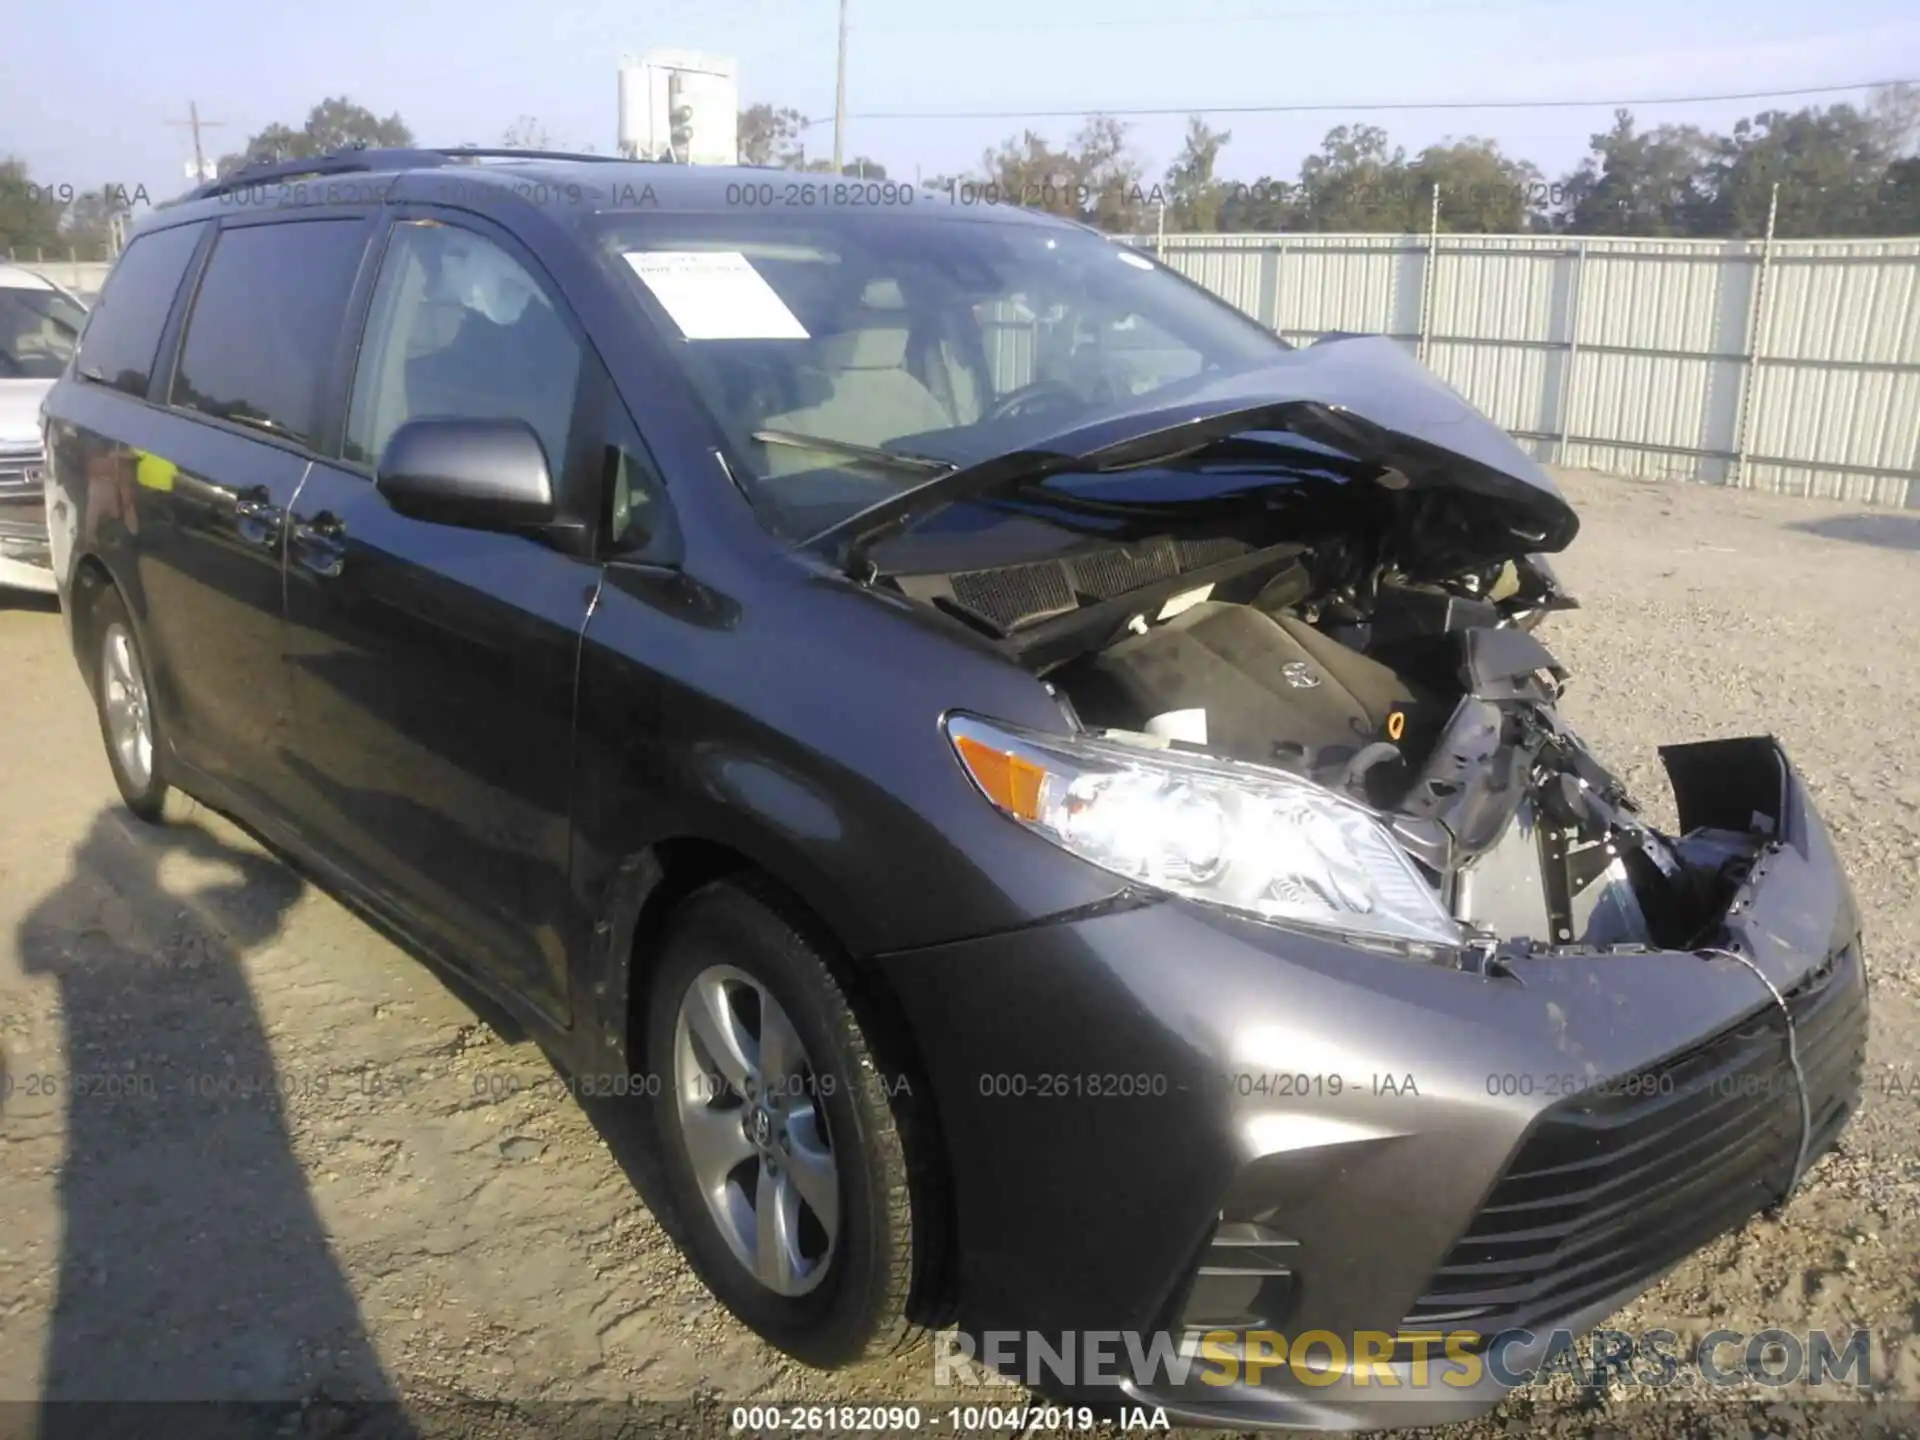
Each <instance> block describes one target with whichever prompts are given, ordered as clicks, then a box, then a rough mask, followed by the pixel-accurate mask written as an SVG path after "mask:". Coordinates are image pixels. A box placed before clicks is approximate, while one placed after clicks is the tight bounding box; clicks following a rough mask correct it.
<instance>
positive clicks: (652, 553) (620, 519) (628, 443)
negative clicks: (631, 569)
mask: <svg viewBox="0 0 1920 1440" xmlns="http://www.w3.org/2000/svg"><path fill="white" fill-rule="evenodd" d="M614 433H615V435H616V437H617V438H616V439H615V440H614V441H613V442H612V443H609V444H608V446H607V447H606V475H605V483H606V487H607V488H606V495H607V515H606V534H607V543H606V549H607V551H608V552H609V553H610V554H613V555H618V556H622V557H624V558H626V559H629V560H649V561H654V562H657V563H660V564H673V563H675V562H677V561H678V560H679V558H680V531H679V529H678V528H677V526H676V524H675V521H674V514H673V507H672V506H671V505H670V504H668V503H667V493H666V487H665V486H664V485H663V484H661V481H660V475H659V472H658V471H656V470H655V469H654V468H653V462H652V461H650V460H649V459H647V456H646V449H645V447H644V446H642V445H641V444H640V441H639V437H637V436H636V435H634V434H633V432H632V431H631V429H630V428H629V427H628V426H626V425H625V424H622V425H620V426H618V427H617V428H616V430H615V432H614Z"/></svg>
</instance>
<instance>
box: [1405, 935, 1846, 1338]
mask: <svg viewBox="0 0 1920 1440" xmlns="http://www.w3.org/2000/svg"><path fill="white" fill-rule="evenodd" d="M1785 998H1786V1001H1787V1005H1788V1008H1789V1009H1790V1010H1791V1011H1792V1012H1793V1016H1794V1025H1795V1033H1796V1043H1797V1045H1798V1048H1799V1054H1800V1065H1801V1070H1802V1071H1803V1073H1804V1074H1805V1075H1806V1079H1807V1092H1808V1097H1809V1100H1810V1101H1811V1117H1812V1142H1811V1145H1810V1147H1809V1155H1808V1159H1809V1161H1811V1160H1812V1158H1813V1157H1814V1156H1815V1155H1818V1154H1819V1153H1821V1152H1822V1151H1824V1150H1825V1149H1826V1148H1827V1147H1828V1146H1829V1145H1831V1144H1832V1143H1833V1141H1834V1139H1835V1137H1836V1136H1838V1134H1839V1133H1840V1130H1841V1128H1842V1126H1844V1125H1845V1124H1846V1120H1847V1117H1848V1116H1849V1115H1850V1114H1851V1113H1852V1111H1853V1108H1854V1106H1855V1105H1856V1104H1857V1103H1858V1101H1859V1096H1860V1083H1861V1073H1862V1067H1863V1066H1864V1064H1865V1060H1866V1018H1867V1017H1866V985H1865V975H1864V972H1863V970H1862V968H1861V964H1860V953H1859V945H1858V942H1857V941H1856V942H1855V943H1854V944H1852V945H1849V946H1847V947H1846V948H1845V949H1844V950H1842V951H1840V952H1838V953H1837V954H1836V955H1835V956H1834V957H1833V958H1832V959H1831V960H1830V961H1829V962H1828V963H1827V964H1826V965H1825V966H1823V967H1822V968H1821V970H1820V971H1819V972H1817V973H1816V974H1814V975H1811V976H1809V977H1807V978H1806V979H1805V980H1803V981H1802V982H1801V983H1800V984H1799V985H1798V986H1796V987H1795V988H1794V989H1793V990H1792V991H1790V992H1789V993H1788V994H1787V996H1786V997H1785ZM1652 1073H1653V1075H1654V1076H1655V1077H1657V1078H1656V1080H1655V1082H1654V1083H1653V1084H1651V1085H1647V1084H1642V1085H1641V1086H1640V1087H1639V1088H1640V1089H1641V1090H1644V1091H1651V1092H1653V1093H1650V1094H1638V1093H1636V1094H1627V1093H1623V1092H1625V1091H1626V1090H1628V1089H1631V1088H1633V1087H1631V1086H1627V1085H1616V1086H1613V1087H1608V1088H1603V1089H1597V1090H1595V1091H1593V1092H1590V1093H1588V1094H1586V1095H1581V1096H1576V1097H1574V1098H1571V1099H1568V1100H1563V1101H1561V1102H1560V1103H1559V1104H1557V1105H1555V1106H1554V1107H1553V1108H1552V1109H1550V1110H1548V1111H1547V1112H1546V1113H1545V1114H1544V1115H1542V1116H1541V1117H1540V1119H1539V1120H1538V1121H1536V1122H1535V1124H1534V1126H1533V1128H1532V1130H1530V1131H1529V1132H1528V1135H1527V1138H1526V1139H1525V1140H1524V1141H1523V1142H1522V1144H1521V1146H1520V1149H1519V1151H1518V1153H1516V1154H1515V1156H1514V1157H1513V1159H1512V1161H1511V1162H1510V1163H1509V1164H1508V1166H1507V1169H1506V1171H1505V1172H1504V1173H1503V1174H1502V1176H1501V1177H1500V1179H1499V1181H1498V1182H1497V1183H1496V1184H1495V1185H1494V1187H1493V1190H1492V1192H1491V1193H1490V1194H1489V1195H1488V1197H1487V1199H1486V1202H1485V1203H1484V1204H1483V1205H1482V1206H1481V1208H1480V1211H1479V1213H1478V1214H1477V1215H1476V1216H1475V1217H1474V1220H1473V1223H1472V1224H1471V1225H1470V1226H1469V1227H1468V1230H1467V1233H1466V1234H1465V1235H1463V1236H1462V1237H1461V1238H1460V1239H1459V1240H1458V1241H1457V1242H1455V1244H1454V1246H1453V1248H1452V1250H1450V1251H1449V1252H1448V1254H1447V1257H1446V1259H1445V1261H1444V1262H1442V1264H1441V1266H1440V1269H1439V1270H1438V1271H1437V1272H1436V1273H1435V1274H1434V1276H1433V1278H1432V1279H1431V1280H1430V1281H1429V1282H1428V1287H1427V1293H1426V1294H1425V1295H1423V1296H1422V1297H1421V1298H1420V1300H1419V1302H1418V1303H1417V1304H1416V1305H1415V1306H1414V1308H1413V1311H1412V1313H1410V1314H1409V1315H1408V1316H1407V1318H1406V1320H1405V1321H1404V1322H1403V1328H1404V1329H1407V1330H1436V1329H1454V1328H1469V1329H1473V1330H1476V1331H1478V1332H1479V1333H1480V1334H1481V1335H1482V1336H1485V1337H1489V1338H1490V1337H1491V1336H1493V1335H1495V1334H1497V1333H1499V1332H1500V1331H1501V1330H1505V1329H1512V1328H1517V1327H1526V1328H1538V1327H1540V1326H1542V1325H1544V1324H1548V1323H1551V1322H1554V1321H1556V1320H1559V1319H1562V1318H1564V1317H1566V1316H1569V1315H1571V1314H1573V1313H1575V1312H1577V1311H1579V1310H1581V1309H1583V1308H1585V1307H1586V1306H1589V1305H1593V1304H1596V1303H1599V1302H1601V1301H1604V1300H1607V1299H1609V1298H1611V1297H1613V1296H1616V1295H1619V1294H1621V1293H1622V1292H1624V1291H1626V1290H1628V1289H1629V1288H1631V1287H1634V1286H1636V1285H1639V1284H1643V1283H1645V1282H1648V1281H1650V1280H1652V1279H1653V1278H1654V1277H1655V1276H1657V1275H1658V1274H1660V1272H1662V1271H1664V1270H1666V1269H1667V1268H1668V1267H1669V1266H1671V1265H1673V1264H1675V1263H1677V1262H1678V1261H1680V1260H1682V1259H1684V1258H1685V1257H1686V1256H1688V1255H1690V1254H1691V1253H1693V1252H1694V1251H1695V1250H1697V1249H1699V1248H1700V1247H1701V1246H1702V1245H1704V1244H1706V1243H1707V1242H1708V1241H1710V1240H1713V1239H1714V1238H1716V1237H1717V1236H1720V1235H1722V1234H1725V1233H1726V1232H1728V1231H1729V1230H1733V1229H1735V1228H1737V1227H1738V1226H1740V1225H1741V1224H1743V1223H1744V1222H1745V1221H1747V1220H1748V1219H1749V1218H1751V1217H1752V1216H1753V1215H1755V1214H1756V1213H1758V1212H1759V1211H1761V1210H1763V1209H1765V1208H1766V1207H1767V1206H1768V1205H1770V1204H1772V1203H1773V1202H1775V1201H1776V1200H1778V1199H1779V1198H1780V1197H1781V1194H1782V1191H1783V1190H1784V1188H1785V1186H1786V1184H1787V1182H1788V1180H1789V1178H1790V1177H1791V1175H1792V1173H1793V1163H1794V1159H1795V1157H1796V1155H1797V1154H1798V1151H1799V1146H1800V1105H1799V1100H1798V1098H1797V1095H1796V1089H1795V1084H1794V1079H1793V1071H1792V1068H1791V1066H1790V1065H1789V1064H1788V1060H1787V1044H1786V1022H1785V1019H1784V1018H1783V1017H1782V1016H1781V1014H1780V1009H1779V1007H1778V1006H1777V1005H1774V1004H1773V1003H1771V1002H1769V1003H1768V1004H1767V1005H1766V1006H1765V1007H1764V1008H1762V1009H1759V1010H1757V1011H1756V1012H1755V1013H1754V1014H1753V1015H1752V1016H1751V1017H1749V1018H1748V1019H1746V1020H1744V1021H1742V1022H1741V1023H1740V1024H1739V1025H1737V1026H1735V1027H1733V1028H1732V1029H1730V1030H1727V1031H1725V1032H1724V1033H1722V1034H1720V1035H1718V1036H1716V1037H1714V1038H1713V1039H1711V1040H1709V1041H1707V1042H1705V1043H1704V1044H1702V1045H1700V1046H1697V1047H1696V1048H1694V1049H1692V1050H1690V1051H1687V1052H1686V1053H1684V1054H1682V1055H1680V1056H1678V1057H1676V1058H1674V1059H1672V1060H1670V1061H1668V1062H1666V1063H1665V1064H1664V1065H1662V1066H1660V1067H1658V1068H1657V1069H1656V1070H1655V1071H1653V1072H1652ZM1669 1081H1670V1083H1669Z"/></svg>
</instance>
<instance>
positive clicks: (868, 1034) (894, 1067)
mask: <svg viewBox="0 0 1920 1440" xmlns="http://www.w3.org/2000/svg"><path fill="white" fill-rule="evenodd" d="M776 863H777V862H776ZM782 868H785V867H782ZM619 874H620V877H621V879H622V880H623V881H625V882H626V883H625V884H616V887H615V888H616V890H624V891H625V892H626V895H625V897H624V899H625V904H624V906H622V905H620V903H619V902H616V905H615V909H616V910H617V909H620V908H624V909H625V910H626V911H627V915H628V916H630V917H631V918H630V919H628V920H626V922H625V923H624V924H623V923H621V921H620V920H619V919H613V920H612V921H611V923H609V921H608V920H603V921H602V922H601V923H602V928H603V930H604V931H606V932H607V936H606V938H609V939H611V940H612V942H613V947H614V948H613V954H612V955H610V956H609V957H608V959H609V960H610V961H611V962H612V964H611V966H610V967H609V968H610V969H612V970H613V971H614V972H615V973H614V974H607V975H605V976H604V981H603V982H602V983H601V984H598V985H597V986H596V991H597V993H596V999H597V1000H598V1001H599V1002H600V1003H601V1004H602V1005H603V1006H605V1008H604V1009H603V1010H602V1012H601V1019H602V1022H603V1024H605V1025H606V1026H607V1027H608V1028H609V1029H617V1031H618V1033H619V1040H618V1042H617V1044H618V1048H619V1050H620V1053H621V1054H622V1055H623V1056H624V1057H625V1058H626V1062H627V1066H628V1068H629V1069H630V1070H633V1071H637V1072H642V1073H648V1074H652V1073H656V1072H658V1071H659V1070H660V1069H661V1066H660V1064H658V1063H656V1062H657V1061H658V1060H659V1057H656V1056H651V1055H648V1054H647V1053H646V1011H647V1005H648V1003H649V1000H650V997H651V993H652V989H653V978H654V975H655V974H656V973H657V969H658V966H659V962H660V955H661V945H662V942H663V941H664V939H665V937H666V934H667V929H668V926H669V925H670V924H671V923H672V919H673V915H674V912H675V911H676V910H677V909H678V908H679V907H680V906H681V904H682V903H684V902H685V901H686V900H687V899H688V898H689V897H691V896H693V895H694V894H696V893H698V892H700V891H702V890H704V889H706V888H707V887H709V886H711V885H714V884H716V883H719V882H722V881H730V882H732V883H734V884H736V885H738V886H739V887H740V888H741V889H743V890H745V891H746V892H747V893H748V894H750V895H752V896H753V898H755V899H756V900H759V901H760V902H761V903H762V904H765V905H766V906H767V907H768V908H769V909H771V910H773V911H774V912H775V913H776V914H778V915H779V916H780V918H781V919H782V920H784V921H786V922H787V923H788V924H789V925H791V926H792V927H793V928H794V929H795V930H796V931H797V932H799V933H800V934H801V935H802V936H804V937H805V938H806V939H807V940H808V941H809V942H810V943H812V944H813V945H814V947H815V948H816V949H817V950H818V951H819V952H820V954H821V956H822V958H823V959H824V960H825V962H826V965H827V968H828V970H829V971H830V972H831V973H832V975H833V977H834V979H835V980H836V981H837V982H838V984H839V985H840V987H841V990H842V991H843V993H844V994H845V995H846V998H847V1003H848V1005H849V1007H850V1008H851V1009H852V1010H853V1012H854V1016H855V1018H856V1019H857V1020H858V1022H859V1024H860V1028H861V1032H862V1034H863V1036H864V1037H865V1039H866V1041H867V1045H868V1048H869V1049H870V1050H871V1051H872V1053H873V1055H874V1057H875V1058H876V1059H877V1060H878V1061H879V1062H880V1064H881V1067H882V1069H883V1070H884V1072H885V1073H886V1075H887V1077H888V1080H889V1082H890V1088H891V1090H892V1091H893V1094H894V1096H895V1119H896V1123H897V1124H898V1125H899V1126H900V1129H901V1136H902V1140H903V1143H904V1144H905V1147H906V1151H907V1164H908V1171H909V1175H910V1177H911V1183H912V1185H913V1188H914V1203H915V1210H916V1213H919V1214H922V1215H925V1216H926V1217H927V1219H928V1220H929V1222H930V1224H929V1225H928V1227H927V1229H926V1232H925V1239H926V1243H925V1244H924V1246H923V1250H924V1253H922V1254H920V1255H918V1256H916V1260H915V1272H916V1274H915V1281H914V1287H913V1294H914V1301H913V1305H914V1308H915V1310H916V1311H918V1312H919V1316H918V1317H917V1318H918V1319H919V1323H922V1324H938V1323H941V1321H942V1320H943V1319H945V1318H946V1317H948V1316H949V1315H950V1314H951V1313H952V1309H953V1306H954V1303H955V1299H956V1297H955V1296H954V1294H953V1276H954V1270H953V1266H952V1265H951V1263H950V1257H951V1254H952V1247H951V1238H952V1236H953V1220H954V1217H953V1214H952V1209H951V1204H950V1198H949V1197H950V1196H951V1194H952V1186H951V1184H950V1183H948V1177H949V1174H950V1164H951V1161H950V1156H949V1153H948V1149H947V1145H946V1141H945V1138H944V1134H943V1131H942V1127H941V1124H940V1116H939V1109H938V1105H937V1104H936V1102H935V1097H934V1094H933V1089H932V1084H931V1081H930V1079H929V1077H928V1074H927V1071H926V1068H925V1063H924V1060H923V1057H922V1055H921V1050H920V1045H919V1042H918V1040H917V1038H916V1036H915V1034H914V1031H913V1027H912V1024H911V1022H910V1021H909V1020H908V1018H907V1013H906V1010H905V1008H904V1007H903V1006H902V1005H901V1004H900V1002H899V999H898V997H896V996H895V995H894V993H893V990H892V987H891V986H890V985H889V984H888V983H887V982H886V981H885V979H884V978H883V976H882V975H881V974H880V972H879V969H878V967H876V966H872V965H866V964H863V963H861V957H859V955H858V954H857V952H856V951H855V950H854V949H853V947H852V946H851V945H850V944H849V943H848V939H847V937H846V936H845V935H844V934H842V933H841V932H840V931H839V930H838V928H837V927H835V926H834V925H833V924H832V923H830V921H829V920H828V918H827V915H826V913H825V911H826V907H824V906H822V905H820V904H817V903H815V901H814V900H813V899H812V898H811V897H810V896H809V895H808V894H807V893H806V890H805V889H803V888H802V887H803V886H804V885H805V881H804V880H802V881H801V882H800V883H799V884H796V883H794V878H793V877H791V876H790V875H788V874H783V873H780V872H779V871H777V870H776V869H774V868H773V867H771V866H769V865H768V864H767V863H765V860H764V858H763V857H761V856H756V855H751V854H748V853H747V852H746V851H744V850H741V849H738V848H736V847H734V846H732V845H729V844H727V843H725V842H722V841H718V840H714V839H711V838H708V837H706V836H702V835H693V834H689V835H681V836H676V837H673V838H671V839H665V840H660V841H656V842H654V843H652V844H650V845H647V846H646V847H644V848H643V849H641V850H639V851H637V852H635V853H634V854H632V855H630V856H628V857H626V858H625V859H624V860H623V861H622V862H621V865H620V867H619ZM616 977H617V983H614V982H616ZM609 1002H612V1003H609ZM609 1011H611V1012H612V1013H609Z"/></svg>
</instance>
